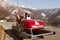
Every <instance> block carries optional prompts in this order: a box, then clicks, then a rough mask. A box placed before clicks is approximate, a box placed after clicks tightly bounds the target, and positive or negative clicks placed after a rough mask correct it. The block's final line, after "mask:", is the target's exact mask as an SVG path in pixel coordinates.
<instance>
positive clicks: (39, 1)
mask: <svg viewBox="0 0 60 40" xmlns="http://www.w3.org/2000/svg"><path fill="white" fill-rule="evenodd" d="M10 1H11V2H13V3H16V0H10ZM18 2H19V5H23V6H27V7H33V8H38V9H44V8H60V0H18Z"/></svg>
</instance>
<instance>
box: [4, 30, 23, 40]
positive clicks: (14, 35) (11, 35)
mask: <svg viewBox="0 0 60 40" xmlns="http://www.w3.org/2000/svg"><path fill="white" fill-rule="evenodd" d="M5 32H6V33H7V34H8V35H9V36H10V37H11V38H13V40H22V39H21V38H20V37H18V36H17V35H16V34H15V33H14V32H13V31H12V30H11V29H9V30H5Z"/></svg>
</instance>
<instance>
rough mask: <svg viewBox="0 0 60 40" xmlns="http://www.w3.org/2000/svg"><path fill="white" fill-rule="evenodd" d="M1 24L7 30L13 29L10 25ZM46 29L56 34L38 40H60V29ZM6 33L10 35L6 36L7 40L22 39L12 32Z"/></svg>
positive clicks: (52, 27)
mask: <svg viewBox="0 0 60 40" xmlns="http://www.w3.org/2000/svg"><path fill="white" fill-rule="evenodd" d="M0 24H2V25H3V26H4V28H5V30H7V29H9V28H10V29H11V28H12V27H11V25H10V26H9V24H10V23H0ZM6 24H7V25H6ZM6 28H7V29H6ZM46 28H47V29H48V28H49V29H50V28H51V29H53V30H54V31H55V32H56V34H55V35H47V36H44V39H37V40H60V28H58V27H55V26H46ZM6 33H7V35H8V36H6V40H20V38H18V37H17V36H16V35H15V34H14V33H13V32H12V31H11V30H7V32H6ZM24 40H27V39H24Z"/></svg>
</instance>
